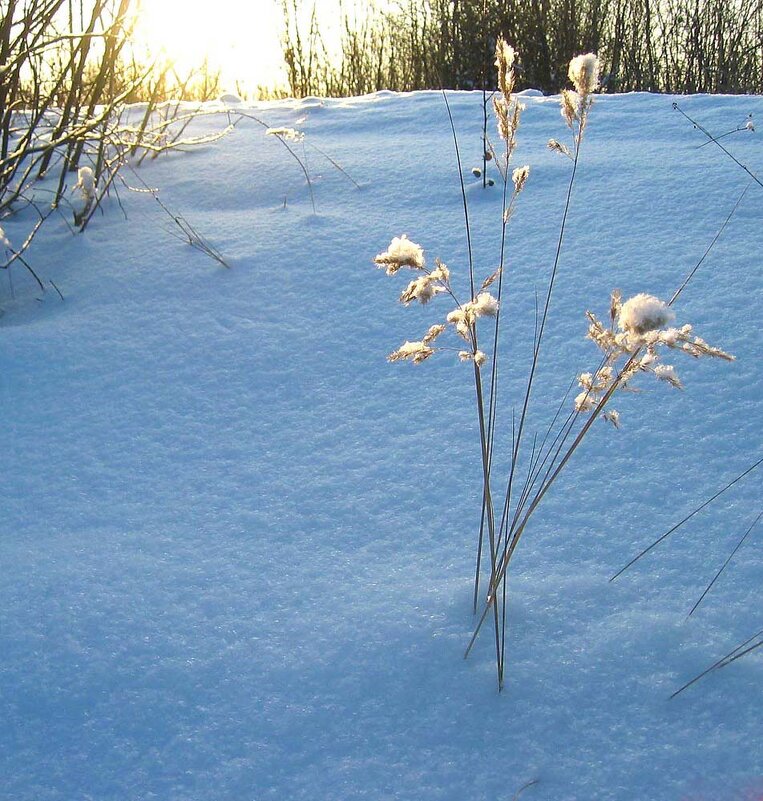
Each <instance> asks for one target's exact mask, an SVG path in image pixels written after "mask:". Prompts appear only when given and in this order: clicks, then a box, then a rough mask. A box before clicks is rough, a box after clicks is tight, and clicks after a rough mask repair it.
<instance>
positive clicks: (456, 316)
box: [374, 234, 499, 367]
mask: <svg viewBox="0 0 763 801" xmlns="http://www.w3.org/2000/svg"><path fill="white" fill-rule="evenodd" d="M374 263H375V264H376V265H377V266H378V267H382V268H384V269H385V270H386V272H387V275H394V274H395V273H397V272H398V271H399V270H400V269H402V268H404V267H405V268H408V269H409V270H412V271H413V272H414V273H416V274H417V277H416V278H414V279H413V280H412V281H411V282H410V283H409V284H408V286H407V287H406V288H405V289H404V290H403V292H402V293H401V295H400V302H401V303H402V304H403V305H404V306H408V305H409V304H410V303H412V302H413V301H418V302H419V303H421V304H422V305H424V304H426V303H428V302H429V301H430V300H432V298H434V297H435V296H436V295H448V296H449V297H450V299H451V301H453V302H454V303H455V304H456V308H454V309H452V310H451V311H450V312H449V313H448V314H447V315H446V317H445V322H444V323H437V324H435V325H433V326H430V328H429V330H428V331H427V333H426V334H425V335H424V337H423V338H422V339H421V340H419V341H415V342H404V343H403V345H401V346H400V347H399V348H398V349H397V350H396V351H394V352H393V353H391V354H390V355H389V357H388V358H389V361H391V362H396V361H402V360H406V359H407V360H410V361H412V362H413V363H414V364H419V363H420V362H423V361H424V360H425V359H428V358H429V357H430V356H432V355H433V354H434V353H435V352H436V351H438V350H456V349H455V348H445V347H433V346H432V344H431V343H433V342H434V341H435V339H437V338H438V337H439V336H440V335H441V334H443V333H444V332H445V331H446V330H447V329H448V327H449V326H450V327H451V329H452V330H453V331H454V332H455V333H456V335H457V336H459V337H460V338H461V339H463V340H464V341H465V342H466V343H467V344H468V345H469V347H470V349H469V350H467V351H464V350H460V351H458V355H459V358H460V359H461V361H473V362H474V363H475V364H476V365H477V367H481V366H482V365H483V364H485V362H486V361H487V356H486V355H485V353H484V352H483V351H481V350H479V348H478V345H477V320H478V319H480V318H481V317H495V316H496V315H497V314H498V306H499V304H498V299H497V298H496V297H495V296H494V295H492V294H491V293H490V292H486V291H485V289H486V288H487V287H488V286H489V285H490V283H492V281H493V280H495V278H496V274H495V273H494V274H493V275H492V276H490V277H489V278H488V279H486V280H485V282H484V283H483V285H482V290H481V291H480V292H478V293H477V295H476V296H475V297H474V298H472V299H471V300H470V301H467V302H466V303H459V301H458V299H457V297H456V295H455V294H454V292H453V289H452V287H451V284H450V270H449V269H448V267H447V266H446V265H445V264H443V263H442V262H441V261H440V260H439V259H436V260H435V267H434V269H432V270H430V269H428V268H427V266H426V259H425V257H424V250H423V248H422V247H421V245H418V244H416V242H412V241H411V240H410V239H408V237H407V236H405V234H403V235H402V236H399V237H395V238H394V239H393V240H392V241H391V242H390V244H389V247H388V248H387V250H385V251H384V252H383V253H379V255H378V256H376V258H375V259H374Z"/></svg>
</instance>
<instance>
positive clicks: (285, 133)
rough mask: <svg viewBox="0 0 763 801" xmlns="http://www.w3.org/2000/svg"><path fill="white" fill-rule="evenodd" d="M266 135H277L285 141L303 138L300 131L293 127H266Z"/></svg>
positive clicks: (298, 140) (296, 140)
mask: <svg viewBox="0 0 763 801" xmlns="http://www.w3.org/2000/svg"><path fill="white" fill-rule="evenodd" d="M265 135H266V136H277V137H278V138H279V139H285V140H286V141H287V142H302V141H303V140H304V138H305V135H304V133H302V131H297V130H296V129H295V128H268V129H267V131H265Z"/></svg>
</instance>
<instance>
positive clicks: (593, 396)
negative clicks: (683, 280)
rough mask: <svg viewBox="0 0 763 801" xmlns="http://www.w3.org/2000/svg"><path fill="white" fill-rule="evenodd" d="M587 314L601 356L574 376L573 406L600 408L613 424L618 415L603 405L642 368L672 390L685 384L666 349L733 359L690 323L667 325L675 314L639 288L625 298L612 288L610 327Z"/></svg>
mask: <svg viewBox="0 0 763 801" xmlns="http://www.w3.org/2000/svg"><path fill="white" fill-rule="evenodd" d="M586 316H587V317H588V322H589V326H588V335H587V336H588V338H589V339H591V340H593V342H595V343H596V345H597V346H598V347H599V350H601V352H602V354H603V358H604V361H603V364H602V366H601V367H600V368H599V369H598V370H597V371H596V372H594V373H582V374H581V375H580V376H578V384H579V385H580V387H581V390H582V391H581V392H580V394H579V395H578V396H577V397H576V398H575V409H576V410H577V411H578V412H591V411H594V410H596V411H602V413H603V416H604V417H605V419H608V420H610V422H612V423H613V424H614V425H615V426H617V425H618V424H619V420H620V416H619V415H618V414H617V412H616V411H614V410H609V409H607V410H605V409H604V407H605V405H606V404H607V403H608V402H609V399H610V398H611V396H612V394H613V393H614V392H615V391H617V390H623V389H628V388H629V382H630V381H631V380H632V379H633V378H635V377H636V376H637V375H639V374H640V373H647V374H651V375H653V376H654V377H655V378H656V379H658V380H659V381H664V382H666V383H667V384H670V385H671V386H673V387H675V388H676V389H682V388H683V384H682V383H681V379H680V378H679V376H678V373H677V372H676V369H675V367H674V366H673V365H672V364H665V363H664V362H663V361H661V359H662V357H663V355H664V353H665V352H666V351H668V352H669V351H673V352H675V353H676V354H678V353H683V354H685V355H688V356H693V357H695V358H700V357H702V356H709V357H711V358H717V359H725V360H727V361H733V359H734V357H733V356H731V355H730V354H729V353H726V352H725V351H723V350H721V349H720V348H715V347H712V346H711V345H708V344H707V342H705V340H704V339H702V338H700V337H698V336H694V334H693V333H692V330H693V329H692V326H691V325H688V324H686V325H683V326H681V327H680V328H674V327H670V323H672V322H673V320H674V319H675V314H674V313H673V311H672V310H671V309H670V307H669V306H668V304H667V303H665V302H664V301H662V300H660V299H659V298H656V297H655V296H654V295H647V294H645V293H643V292H642V293H640V294H638V295H634V296H633V297H632V298H629V299H628V300H626V301H625V302H624V303H623V302H622V299H621V297H620V293H619V291H618V290H615V291H614V292H613V293H612V300H611V303H610V324H609V325H608V326H606V325H604V323H602V322H601V320H599V319H598V318H597V317H596V316H595V315H594V314H592V313H591V312H586Z"/></svg>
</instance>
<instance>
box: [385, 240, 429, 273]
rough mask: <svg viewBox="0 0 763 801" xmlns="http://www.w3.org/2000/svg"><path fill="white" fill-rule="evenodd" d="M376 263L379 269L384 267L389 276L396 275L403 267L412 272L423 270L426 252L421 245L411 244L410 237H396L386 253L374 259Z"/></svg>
mask: <svg viewBox="0 0 763 801" xmlns="http://www.w3.org/2000/svg"><path fill="white" fill-rule="evenodd" d="M374 263H375V264H376V265H377V266H378V267H384V268H386V270H387V275H394V274H395V273H396V272H397V271H398V270H399V269H400V268H401V267H410V268H411V269H412V270H422V269H423V268H424V264H425V261H424V250H423V248H422V247H421V245H417V244H416V243H415V242H411V240H410V239H408V237H407V236H406V235H405V234H403V235H402V236H399V237H397V236H396V237H395V238H394V239H393V240H392V241H391V242H390V243H389V247H388V248H387V250H385V251H384V253H379V255H378V256H376V258H374Z"/></svg>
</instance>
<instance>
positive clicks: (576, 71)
mask: <svg viewBox="0 0 763 801" xmlns="http://www.w3.org/2000/svg"><path fill="white" fill-rule="evenodd" d="M600 71H601V65H600V64H599V59H598V58H597V57H596V55H595V54H594V53H586V54H585V55H582V56H575V58H573V59H572V61H570V68H569V70H568V72H567V75H568V76H569V79H570V80H571V81H572V85H573V86H574V87H575V89H576V91H577V92H578V93H579V94H580V95H582V96H583V97H586V95H589V94H591V92H595V91H596V89H598V87H599V73H600Z"/></svg>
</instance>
